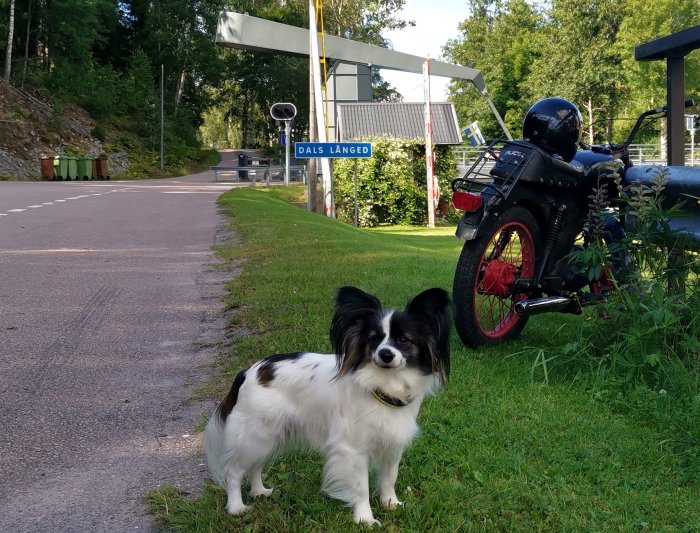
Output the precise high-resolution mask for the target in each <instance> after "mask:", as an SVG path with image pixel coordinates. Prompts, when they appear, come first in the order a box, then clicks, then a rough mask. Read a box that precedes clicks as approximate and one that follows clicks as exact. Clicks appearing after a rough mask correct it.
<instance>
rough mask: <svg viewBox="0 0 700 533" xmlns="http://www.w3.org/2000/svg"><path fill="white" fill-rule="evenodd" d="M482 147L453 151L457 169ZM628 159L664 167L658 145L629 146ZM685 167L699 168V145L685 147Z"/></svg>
mask: <svg viewBox="0 0 700 533" xmlns="http://www.w3.org/2000/svg"><path fill="white" fill-rule="evenodd" d="M482 151H483V147H482V148H479V147H473V146H459V147H455V148H454V149H453V153H454V155H455V157H456V158H457V168H458V169H459V170H460V171H462V172H464V171H466V170H467V169H468V168H469V167H470V166H471V165H472V163H474V161H476V160H477V158H478V157H479V155H481V152H482ZM630 158H631V160H632V163H633V164H634V165H665V164H666V150H665V149H664V150H662V149H661V146H659V145H658V144H631V145H630ZM685 165H686V166H700V143H697V142H696V143H695V146H694V147H691V145H690V143H686V145H685Z"/></svg>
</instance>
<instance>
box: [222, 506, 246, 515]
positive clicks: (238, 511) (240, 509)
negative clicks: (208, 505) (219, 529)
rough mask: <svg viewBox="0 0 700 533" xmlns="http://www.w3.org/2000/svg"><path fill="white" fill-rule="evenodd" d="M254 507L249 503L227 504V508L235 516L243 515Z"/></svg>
mask: <svg viewBox="0 0 700 533" xmlns="http://www.w3.org/2000/svg"><path fill="white" fill-rule="evenodd" d="M251 509H252V507H250V506H248V505H227V506H226V510H227V511H228V512H229V513H230V514H232V515H234V516H241V515H244V514H246V513H248V512H250V511H251Z"/></svg>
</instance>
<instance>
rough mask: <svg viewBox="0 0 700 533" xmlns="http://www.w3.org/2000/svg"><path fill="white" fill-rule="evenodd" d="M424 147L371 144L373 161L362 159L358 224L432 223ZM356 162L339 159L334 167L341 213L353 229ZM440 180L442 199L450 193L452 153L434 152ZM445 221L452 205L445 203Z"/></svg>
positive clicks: (393, 141) (385, 140)
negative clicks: (428, 200)
mask: <svg viewBox="0 0 700 533" xmlns="http://www.w3.org/2000/svg"><path fill="white" fill-rule="evenodd" d="M425 168H426V167H425V143H424V142H422V141H404V140H400V139H392V138H379V139H372V157H371V158H368V159H358V160H357V203H358V225H360V226H365V227H370V226H376V225H378V224H401V225H410V224H421V225H424V224H425V223H426V221H427V208H428V203H427V192H426V189H427V185H426V171H425ZM354 169H355V162H354V160H352V159H338V160H336V161H335V163H334V166H333V176H334V187H335V189H334V190H335V202H336V213H337V216H338V219H339V220H342V221H343V222H347V223H350V224H352V223H353V221H354V216H355V211H354V210H355V180H354V173H355V170H354ZM434 172H435V175H436V176H437V177H438V182H439V184H440V190H441V191H442V194H443V197H444V196H445V195H446V194H448V191H450V188H449V187H450V181H451V180H452V178H453V177H454V175H455V163H454V160H453V159H452V158H451V156H450V153H449V150H448V149H446V148H443V147H436V149H435V166H434ZM441 206H442V207H443V212H442V213H441V214H442V215H443V216H444V215H446V214H447V213H446V211H447V209H449V203H448V202H445V201H443V202H442V203H441Z"/></svg>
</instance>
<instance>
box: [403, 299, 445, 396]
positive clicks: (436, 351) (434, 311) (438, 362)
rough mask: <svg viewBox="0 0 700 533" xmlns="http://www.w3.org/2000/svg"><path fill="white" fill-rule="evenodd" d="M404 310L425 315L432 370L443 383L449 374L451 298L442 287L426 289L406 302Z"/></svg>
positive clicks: (443, 383) (442, 383)
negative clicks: (430, 337)
mask: <svg viewBox="0 0 700 533" xmlns="http://www.w3.org/2000/svg"><path fill="white" fill-rule="evenodd" d="M406 312H407V313H410V314H418V315H423V316H425V319H426V321H427V324H428V325H429V326H430V328H431V329H432V331H433V335H434V338H433V339H428V340H429V341H432V342H429V343H428V345H429V348H430V357H431V363H432V367H433V372H434V373H437V374H438V376H439V378H440V384H441V385H445V384H446V383H447V379H448V378H449V376H450V331H451V329H452V314H453V309H452V299H451V298H450V295H449V294H448V293H447V291H445V290H443V289H438V288H433V289H428V290H425V291H423V292H421V293H420V294H418V295H416V296H415V297H413V298H412V299H411V300H410V301H409V302H408V303H407V304H406Z"/></svg>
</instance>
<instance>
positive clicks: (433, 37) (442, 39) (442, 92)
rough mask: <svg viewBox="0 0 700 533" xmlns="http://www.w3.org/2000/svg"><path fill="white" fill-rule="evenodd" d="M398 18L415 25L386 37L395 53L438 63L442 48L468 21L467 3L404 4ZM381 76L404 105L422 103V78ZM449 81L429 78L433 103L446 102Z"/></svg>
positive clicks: (421, 0)
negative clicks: (413, 22) (424, 58)
mask: <svg viewBox="0 0 700 533" xmlns="http://www.w3.org/2000/svg"><path fill="white" fill-rule="evenodd" d="M401 18H403V19H404V20H413V21H415V23H416V25H415V26H413V27H408V28H405V29H403V30H399V31H391V32H387V33H385V34H384V36H385V37H386V38H387V39H388V40H389V42H390V43H391V47H392V48H393V49H394V50H396V51H398V52H404V53H407V54H413V55H417V56H423V57H430V58H431V59H437V60H440V59H441V56H442V47H443V45H444V44H445V43H446V42H447V40H448V39H454V38H456V37H458V36H459V31H458V29H457V26H458V25H459V23H460V22H462V21H463V20H465V19H466V18H467V0H406V4H405V6H404V10H403V11H402V13H401ZM381 74H382V77H383V78H384V79H385V80H386V81H388V82H389V83H390V84H391V85H393V86H394V87H395V88H396V90H398V91H399V92H400V93H401V94H402V95H403V97H404V99H403V100H404V102H422V101H423V75H422V74H411V73H407V72H398V71H395V70H386V69H384V70H382V71H381ZM449 81H450V80H449V78H442V77H437V76H431V78H430V99H431V100H432V101H434V102H441V101H445V100H447V86H448V84H449Z"/></svg>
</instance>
